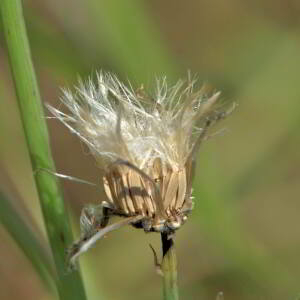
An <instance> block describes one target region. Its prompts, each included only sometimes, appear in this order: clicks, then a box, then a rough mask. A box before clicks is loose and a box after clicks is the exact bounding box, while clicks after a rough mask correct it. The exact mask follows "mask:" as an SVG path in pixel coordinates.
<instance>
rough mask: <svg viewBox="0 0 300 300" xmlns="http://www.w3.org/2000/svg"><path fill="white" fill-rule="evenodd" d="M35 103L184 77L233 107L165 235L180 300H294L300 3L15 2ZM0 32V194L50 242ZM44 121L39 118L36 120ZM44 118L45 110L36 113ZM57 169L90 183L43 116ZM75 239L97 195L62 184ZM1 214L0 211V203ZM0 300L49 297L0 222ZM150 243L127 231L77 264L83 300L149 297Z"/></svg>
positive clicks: (298, 240) (73, 142)
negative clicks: (92, 77) (186, 208)
mask: <svg viewBox="0 0 300 300" xmlns="http://www.w3.org/2000/svg"><path fill="white" fill-rule="evenodd" d="M23 3H24V12H25V20H26V24H27V29H28V34H29V40H30V43H31V48H32V56H33V60H34V64H35V68H36V72H37V76H38V81H39V84H40V89H41V94H42V98H43V100H44V101H46V102H49V103H51V104H52V105H58V103H59V100H58V99H59V96H60V87H62V86H68V85H69V86H71V85H72V84H73V83H75V81H76V80H77V77H78V76H81V77H87V76H88V75H89V74H90V73H92V72H94V71H96V70H98V69H105V70H108V71H113V72H115V73H117V74H118V75H119V76H120V77H121V78H123V79H124V80H127V79H129V80H130V81H131V82H132V83H133V85H135V86H138V85H139V84H141V83H144V85H145V86H146V87H151V85H152V83H153V82H154V78H155V76H160V75H167V77H168V79H169V82H170V83H172V82H173V83H174V81H175V80H177V79H178V78H179V77H185V76H186V74H187V70H191V71H192V73H193V74H195V73H197V74H198V77H199V86H200V85H201V83H204V82H209V83H210V84H211V85H212V86H213V87H215V88H216V89H217V90H221V91H222V95H223V98H224V99H228V100H230V101H231V100H233V101H236V102H238V104H239V107H238V108H237V110H236V111H235V113H234V114H233V115H232V116H231V117H230V118H228V119H227V120H226V121H225V122H223V123H222V124H220V125H219V127H220V128H224V127H225V128H226V129H227V131H226V132H225V134H223V135H220V136H217V137H215V138H213V139H211V140H209V141H208V142H206V143H205V144H204V145H203V147H202V149H201V151H200V153H199V159H198V167H197V173H196V178H195V181H194V196H195V203H196V205H195V210H194V212H193V214H192V215H191V217H190V219H189V221H188V222H187V223H186V224H185V226H183V227H182V229H181V230H180V231H179V232H178V233H177V235H176V247H177V253H178V261H179V288H180V294H181V299H205V300H214V299H215V298H216V295H217V293H218V292H219V291H223V293H224V295H225V300H227V299H228V300H229V299H230V300H238V299H239V300H254V299H255V300H263V299H272V300H277V299H281V300H296V299H297V297H298V296H299V294H300V259H299V253H300V226H299V225H300V221H299V219H300V218H299V211H300V201H299V199H300V197H299V194H300V155H299V146H300V134H299V130H300V84H299V78H300V2H299V1H298V0H285V1H284V0H264V1H258V0H254V1H246V0H227V1H224V0H223V1H222V0H211V1H208V0H206V1H199V0H189V1H174V0H172V1H171V0H165V1H159V0H151V1H146V0H144V1H142V0H128V1H126V0H110V1H105V0H86V1H80V0H64V1H58V0H44V1H41V0H40V1H38V0H24V1H23ZM4 44H5V43H4V37H3V34H2V30H1V28H0V186H1V189H2V190H3V191H5V193H6V194H7V195H9V196H10V198H11V199H12V202H13V205H14V207H15V208H16V209H17V210H18V211H19V213H20V214H21V215H22V216H23V218H24V219H25V220H26V223H27V224H28V225H29V226H30V227H31V228H32V229H33V230H34V232H35V234H36V235H37V236H38V237H39V238H40V239H41V241H42V243H43V245H44V247H45V248H46V250H47V249H48V244H47V242H46V239H45V230H44V227H43V223H42V217H41V212H40V208H39V202H38V199H37V193H36V190H35V187H34V182H33V175H32V171H31V167H30V163H29V157H28V153H27V150H26V146H25V141H24V136H23V132H22V128H21V122H20V120H19V116H18V109H17V103H16V99H15V92H14V87H13V83H12V78H11V74H10V68H9V64H8V58H7V53H6V47H5V45H4ZM46 114H48V113H47V112H46ZM48 115H49V114H48ZM48 125H49V130H50V135H51V144H52V150H53V155H54V159H55V161H56V166H57V170H58V172H60V173H64V174H68V175H72V176H77V177H80V178H84V179H86V180H89V181H92V182H100V173H99V170H98V169H97V167H96V164H95V161H94V159H93V157H91V156H90V155H87V151H86V148H85V147H83V146H82V145H81V144H80V142H79V140H78V138H76V137H75V136H73V135H71V134H70V133H69V132H68V130H67V129H66V128H65V127H63V126H62V125H61V124H59V123H58V121H55V120H48ZM61 184H62V186H63V189H64V194H65V201H66V204H67V207H68V210H69V212H70V213H71V214H72V219H73V223H74V232H75V235H76V236H78V234H79V233H78V223H79V219H78V216H79V214H80V210H81V208H82V206H83V205H85V204H87V203H97V201H99V200H101V199H103V194H102V193H101V192H99V191H98V190H97V189H95V188H93V187H90V186H84V185H80V184H76V183H72V182H65V181H64V182H61ZM0 209H1V207H0ZM0 240H1V242H0V245H1V246H0V257H1V259H0V299H19V298H22V299H54V297H53V296H52V295H50V294H49V292H47V290H46V289H45V287H44V285H43V284H42V282H41V280H40V278H39V277H38V275H37V274H36V273H35V271H34V269H33V267H32V265H31V263H30V262H29V261H28V260H27V258H26V257H25V256H24V254H23V253H22V251H21V250H20V249H19V248H18V246H17V245H16V243H15V242H14V240H13V239H12V238H11V236H10V235H9V234H8V232H7V230H6V229H5V228H4V227H3V226H0ZM149 243H152V244H153V245H154V247H155V248H156V249H157V250H158V249H159V247H160V237H159V235H157V234H154V233H153V234H144V233H143V232H142V231H141V230H136V229H133V228H131V227H128V228H124V229H121V230H119V231H118V232H114V233H113V234H110V235H109V236H108V237H107V238H106V239H104V240H102V241H101V242H99V243H98V245H97V246H96V247H95V248H93V249H92V250H91V251H89V252H88V253H87V254H85V255H84V256H83V257H82V258H81V268H82V273H83V278H84V283H85V286H86V289H87V294H88V297H89V299H116V300H119V299H120V300H121V299H149V300H150V299H161V278H160V277H159V276H157V275H156V274H155V271H154V266H153V257H152V252H151V250H150V248H149V246H148V244H149Z"/></svg>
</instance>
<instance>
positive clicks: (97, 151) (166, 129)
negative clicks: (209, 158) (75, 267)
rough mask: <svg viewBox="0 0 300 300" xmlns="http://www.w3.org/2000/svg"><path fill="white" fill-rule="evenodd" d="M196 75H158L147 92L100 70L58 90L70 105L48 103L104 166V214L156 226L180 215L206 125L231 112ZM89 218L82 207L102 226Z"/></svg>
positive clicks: (186, 208)
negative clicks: (173, 79) (170, 79)
mask: <svg viewBox="0 0 300 300" xmlns="http://www.w3.org/2000/svg"><path fill="white" fill-rule="evenodd" d="M195 82H196V80H192V79H188V80H187V81H182V80H180V81H178V82H177V83H176V84H175V85H174V86H172V87H168V86H167V83H166V79H165V78H162V79H160V80H157V82H156V90H155V93H154V95H153V96H151V95H149V94H147V93H146V92H145V91H144V89H143V88H140V89H138V90H137V91H134V90H133V89H132V88H131V87H127V86H126V85H124V84H123V83H122V82H120V81H119V79H118V78H117V77H116V76H114V75H112V74H109V73H104V72H100V73H98V74H97V79H96V82H94V81H93V80H92V79H89V80H88V81H87V82H83V81H79V85H78V86H77V87H76V88H75V91H74V92H71V91H70V90H63V96H62V98H61V101H62V103H63V104H64V105H65V106H66V107H67V109H68V111H69V112H68V113H63V112H62V111H60V110H58V109H55V108H53V107H51V106H49V107H48V108H49V109H50V111H51V112H52V113H53V114H54V115H55V116H56V117H57V118H58V119H59V120H60V121H61V122H62V123H63V124H65V125H66V126H67V127H68V128H69V129H70V130H71V131H72V132H73V133H74V134H76V135H77V136H78V137H79V138H80V139H81V140H82V141H83V142H84V143H85V144H86V145H87V146H88V147H89V149H90V151H91V153H92V154H93V155H94V157H95V159H96V160H97V162H98V164H99V166H100V167H101V168H103V169H104V176H103V185H104V190H105V193H106V197H107V199H106V202H105V205H104V206H105V208H106V215H119V216H124V217H127V218H133V219H131V220H132V221H128V223H131V224H132V225H134V226H135V227H141V228H143V229H144V230H145V231H158V232H173V231H174V230H176V229H178V228H179V227H180V226H181V225H182V224H183V223H184V222H185V221H186V219H187V216H188V214H189V213H190V211H191V210H192V207H193V202H192V195H191V194H192V184H191V183H192V177H193V169H194V165H195V156H196V153H197V151H198V149H199V146H200V144H201V142H202V141H203V140H204V139H205V138H206V137H207V129H208V128H209V127H210V126H211V125H212V124H214V123H215V122H217V121H218V120H220V119H222V118H224V117H225V116H226V115H227V114H228V113H229V111H220V110H219V109H218V108H217V105H216V102H217V100H218V98H219V95H220V93H219V92H217V93H212V94H210V95H208V94H207V93H206V92H205V89H203V88H202V89H200V90H199V91H195V90H194V85H195ZM86 211H87V210H85V212H86ZM94 219H95V218H94ZM91 220H92V218H89V217H88V214H86V213H84V214H83V215H82V218H81V223H82V224H85V228H89V227H88V226H87V225H86V224H90V225H89V226H90V227H91V228H95V227H97V226H98V227H101V228H102V227H105V226H106V224H104V223H105V222H104V223H103V219H101V220H102V221H101V222H102V225H99V224H100V223H101V222H98V225H97V226H95V224H93V223H92V221H91ZM103 224H104V225H103ZM86 231H87V230H84V232H86ZM82 251H85V250H82Z"/></svg>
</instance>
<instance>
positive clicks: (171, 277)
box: [161, 233, 179, 300]
mask: <svg viewBox="0 0 300 300" xmlns="http://www.w3.org/2000/svg"><path fill="white" fill-rule="evenodd" d="M161 242H162V249H163V260H162V265H161V266H162V271H163V293H164V300H178V299H179V295H178V287H177V259H176V252H175V247H174V242H173V239H172V238H171V237H170V236H169V235H168V234H167V233H162V234H161Z"/></svg>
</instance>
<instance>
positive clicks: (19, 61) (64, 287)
mask: <svg viewBox="0 0 300 300" xmlns="http://www.w3.org/2000/svg"><path fill="white" fill-rule="evenodd" d="M0 10H1V14H2V21H3V29H4V34H5V38H6V43H7V48H8V54H9V59H10V65H11V69H12V74H13V78H14V83H15V88H16V94H17V99H18V104H19V109H20V114H21V119H22V123H23V127H24V132H25V136H26V142H27V146H28V150H29V154H30V158H31V164H32V167H33V170H34V171H35V182H36V187H37V190H38V194H39V199H40V204H41V208H42V212H43V216H44V221H45V225H46V229H47V233H48V237H49V241H50V245H51V249H52V254H53V257H54V262H55V266H56V273H57V280H56V283H57V288H58V293H59V296H60V299H85V298H86V297H85V292H84V288H83V283H82V281H81V278H80V274H79V273H78V272H74V273H72V274H68V275H66V270H65V255H64V253H65V248H66V247H67V246H68V245H69V244H71V242H72V234H71V228H70V225H69V219H68V216H67V214H66V212H65V207H64V202H63V198H62V193H61V190H60V189H59V186H58V182H57V179H56V178H55V177H54V176H53V175H50V174H48V173H46V172H42V171H38V170H39V169H47V170H51V171H54V170H55V167H54V162H53V159H52V156H51V152H50V147H49V139H48V132H47V127H46V123H45V118H44V114H43V109H42V103H41V99H40V93H39V90H38V85H37V81H36V77H35V72H34V68H33V64H32V61H31V54H30V48H29V43H28V39H27V34H26V29H25V22H24V18H23V11H22V4H21V0H1V1H0Z"/></svg>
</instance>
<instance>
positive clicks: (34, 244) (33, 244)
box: [0, 190, 55, 292]
mask: <svg viewBox="0 0 300 300" xmlns="http://www.w3.org/2000/svg"><path fill="white" fill-rule="evenodd" d="M0 202H1V209H0V222H1V223H2V225H3V226H4V228H5V229H6V230H7V231H8V232H9V234H10V235H11V236H12V238H13V239H14V240H15V242H16V243H17V244H18V246H19V247H20V248H21V249H22V251H23V252H24V254H25V255H26V257H27V258H28V259H29V260H30V262H31V263H32V265H33V267H34V268H35V270H36V271H37V273H38V274H39V276H40V278H41V279H42V280H43V282H44V283H45V285H46V287H47V288H48V289H49V290H50V291H51V292H52V291H54V290H55V288H54V285H53V284H54V281H53V279H54V272H53V268H52V265H51V260H50V258H49V256H47V253H46V251H45V249H44V248H43V247H42V245H41V244H40V242H39V240H38V239H37V238H36V236H35V235H34V234H33V232H32V230H31V229H30V228H29V226H28V225H27V224H26V223H25V222H24V220H23V218H22V217H21V216H20V214H18V212H17V211H16V209H15V208H14V206H13V205H12V203H11V201H10V199H8V198H7V197H6V196H5V195H4V194H3V193H2V191H1V190H0Z"/></svg>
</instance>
